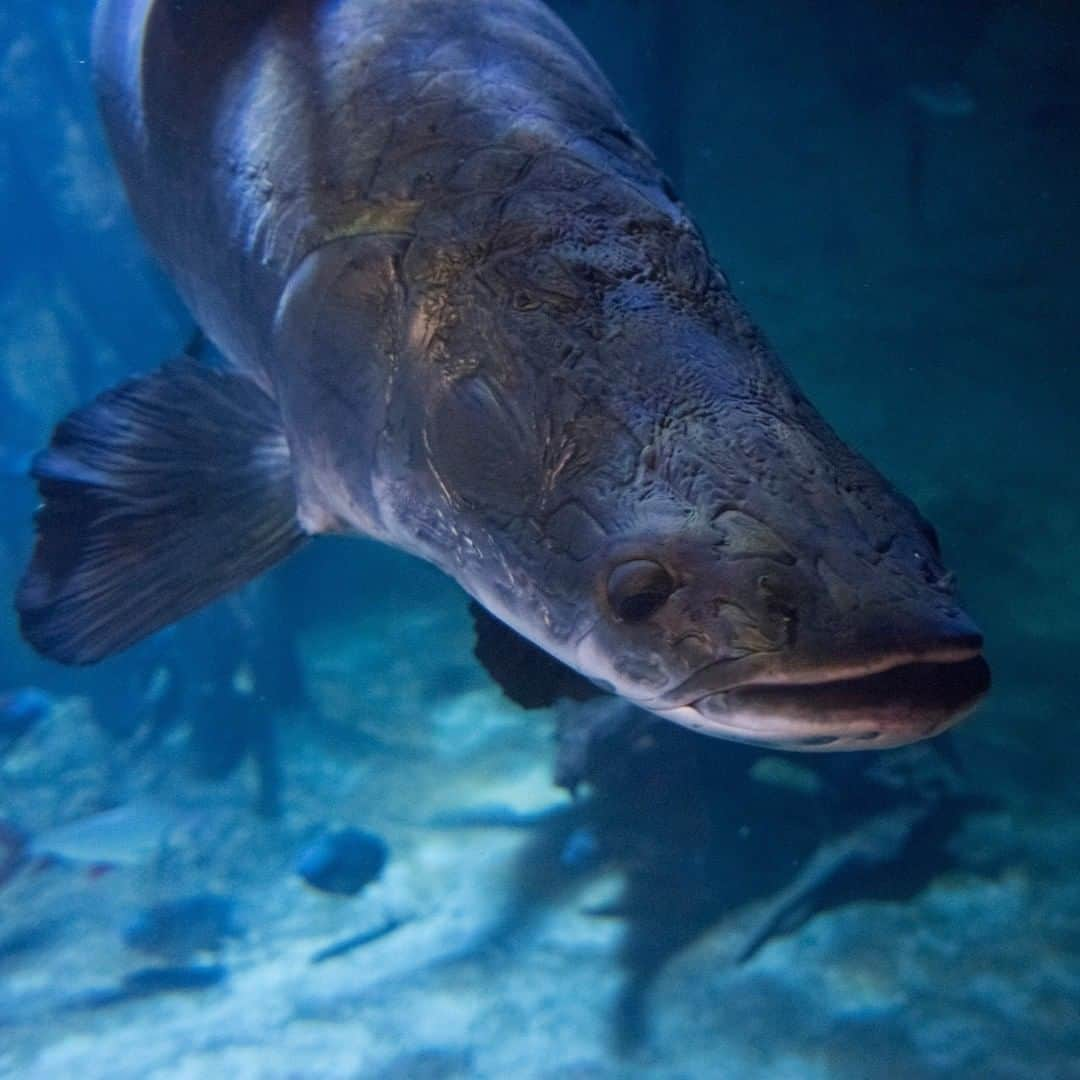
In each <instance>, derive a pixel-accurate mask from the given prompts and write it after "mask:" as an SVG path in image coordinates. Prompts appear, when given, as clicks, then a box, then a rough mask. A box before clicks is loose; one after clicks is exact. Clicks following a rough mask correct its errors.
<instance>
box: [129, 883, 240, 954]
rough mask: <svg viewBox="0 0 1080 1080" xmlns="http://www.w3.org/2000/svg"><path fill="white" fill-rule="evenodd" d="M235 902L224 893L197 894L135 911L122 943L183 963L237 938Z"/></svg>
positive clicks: (216, 949) (237, 927) (213, 950)
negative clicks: (229, 939) (227, 940)
mask: <svg viewBox="0 0 1080 1080" xmlns="http://www.w3.org/2000/svg"><path fill="white" fill-rule="evenodd" d="M240 934H241V929H240V927H239V925H238V924H237V921H236V905H235V904H234V903H233V901H232V900H231V899H230V898H229V897H227V896H219V895H217V894H216V893H198V894H196V895H194V896H186V897H182V898H181V899H178V900H169V901H165V902H164V903H161V904H155V905H154V906H153V907H149V908H145V909H144V910H142V911H140V912H138V913H137V914H136V915H135V916H134V917H133V918H132V920H131V921H130V922H129V923H128V925H127V926H126V927H125V928H124V933H123V938H124V944H125V945H127V946H128V947H129V948H132V949H137V950H138V951H140V952H145V953H154V954H157V955H159V956H163V957H165V958H167V959H169V960H171V961H173V962H182V961H185V960H187V959H188V958H189V957H190V956H192V955H193V954H195V953H199V952H204V951H206V952H217V951H219V950H220V949H221V948H222V947H223V946H224V944H225V941H226V939H228V938H231V937H238V936H240Z"/></svg>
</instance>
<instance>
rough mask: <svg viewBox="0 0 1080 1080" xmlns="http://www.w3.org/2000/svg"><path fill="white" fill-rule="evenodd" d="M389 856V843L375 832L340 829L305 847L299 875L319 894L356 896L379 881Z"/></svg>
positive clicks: (300, 859) (298, 871)
mask: <svg viewBox="0 0 1080 1080" xmlns="http://www.w3.org/2000/svg"><path fill="white" fill-rule="evenodd" d="M389 856H390V849H389V848H388V847H387V846H386V842H385V841H384V840H383V839H382V838H381V837H378V836H376V835H375V834H374V833H370V832H365V831H364V830H363V829H353V828H348V829H339V830H337V831H336V832H329V833H326V834H325V835H324V836H320V837H319V839H318V840H316V841H315V842H314V843H313V844H311V845H310V846H309V847H307V848H305V849H304V851H303V852H302V853H301V855H300V858H299V859H298V860H297V863H296V872H297V873H298V874H299V875H300V877H302V878H303V879H304V880H305V881H306V882H307V883H308V884H309V885H310V886H311V887H312V888H313V889H318V890H319V891H320V892H327V893H334V894H335V895H338V896H355V895H356V893H358V892H360V890H361V889H363V888H364V887H365V886H367V885H369V884H371V882H373V881H374V880H375V879H376V878H378V876H379V875H380V874H381V873H382V871H383V867H384V866H385V865H386V860H387V859H388V858H389Z"/></svg>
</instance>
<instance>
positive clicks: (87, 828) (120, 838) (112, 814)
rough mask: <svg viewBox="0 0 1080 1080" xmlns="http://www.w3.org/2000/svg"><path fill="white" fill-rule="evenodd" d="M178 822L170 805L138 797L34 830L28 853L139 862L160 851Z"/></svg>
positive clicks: (101, 862) (102, 862) (95, 862)
mask: <svg viewBox="0 0 1080 1080" xmlns="http://www.w3.org/2000/svg"><path fill="white" fill-rule="evenodd" d="M179 824H180V820H179V815H178V814H176V813H175V812H173V811H172V810H171V809H170V808H168V807H166V806H163V805H160V804H158V803H156V802H152V801H150V800H135V801H133V802H129V803H124V804H122V805H120V806H116V807H113V808H111V809H109V810H102V811H101V812H99V813H96V814H89V815H87V816H86V817H82V818H78V819H76V820H74V821H69V822H66V823H65V824H63V825H56V826H53V827H52V828H50V829H45V830H43V831H42V832H39V833H36V834H34V835H33V836H32V837H31V838H30V840H29V843H28V854H30V855H32V856H35V857H38V858H45V857H49V858H54V859H62V860H64V861H65V862H72V863H81V864H84V865H88V866H138V865H140V864H143V863H147V862H149V861H150V860H152V859H153V858H154V857H155V856H157V855H158V854H159V853H160V852H161V850H162V848H163V846H164V845H165V844H166V843H167V842H168V839H169V836H170V835H171V834H172V832H173V831H174V830H175V829H176V828H177V827H178V826H179Z"/></svg>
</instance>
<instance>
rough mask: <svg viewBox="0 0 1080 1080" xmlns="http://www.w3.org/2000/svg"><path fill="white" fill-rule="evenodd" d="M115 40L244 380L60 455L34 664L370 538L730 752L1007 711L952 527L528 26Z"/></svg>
mask: <svg viewBox="0 0 1080 1080" xmlns="http://www.w3.org/2000/svg"><path fill="white" fill-rule="evenodd" d="M94 42H95V44H94V55H95V61H94V63H95V74H96V80H97V85H98V91H99V97H100V101H101V107H102V113H103V116H104V119H105V126H106V129H107V132H108V135H109V138H110V142H111V145H112V148H113V152H114V155H115V157H116V161H117V164H118V166H119V169H120V172H121V174H122V176H123V179H124V182H125V185H126V188H127V191H128V194H129V197H130V201H131V204H132V207H133V209H134V211H135V215H136V218H137V220H138V222H139V225H140V227H141V228H142V230H143V232H144V234H145V235H146V237H147V239H148V240H149V241H150V242H151V244H152V246H153V247H154V249H155V251H156V252H157V254H158V256H159V257H160V258H161V260H162V262H163V263H164V265H165V267H166V269H167V270H168V272H169V274H170V275H171V277H172V278H173V280H174V281H175V283H176V285H177V287H178V289H179V290H180V293H181V295H182V296H183V298H184V300H185V301H186V302H187V304H188V306H189V307H190V308H191V311H192V313H193V314H194V316H195V318H196V319H197V320H198V322H199V324H200V325H201V326H202V327H203V328H204V330H205V331H206V334H207V336H208V337H209V339H210V340H211V341H212V342H213V343H214V344H215V345H216V346H217V347H218V348H219V349H220V350H221V352H222V353H223V355H224V356H225V357H226V359H227V361H228V364H229V367H228V370H227V371H211V370H210V369H208V368H206V367H205V366H204V365H201V364H199V363H197V362H196V361H195V360H192V359H190V358H189V359H186V360H182V361H180V362H177V363H174V364H172V365H167V366H166V367H165V368H163V369H162V370H161V371H159V372H157V373H155V374H153V375H149V376H146V377H144V378H143V379H141V380H135V381H133V382H131V383H128V384H125V385H123V386H121V387H118V388H117V389H116V390H114V391H110V392H108V393H107V394H105V395H103V396H102V398H100V399H98V401H97V402H94V403H92V404H91V405H90V406H88V407H87V408H85V409H83V410H80V411H78V412H76V413H75V414H73V415H72V416H71V417H69V418H68V419H67V420H65V421H64V422H63V423H62V424H61V425H60V427H59V428H58V429H57V432H56V435H55V436H54V439H53V443H52V445H51V446H50V448H49V449H48V450H46V451H45V452H44V453H43V454H42V455H40V456H39V457H38V459H37V460H36V462H35V466H34V474H35V476H36V477H37V479H38V483H39V486H40V488H41V491H42V495H43V499H44V508H43V510H42V511H41V514H40V516H39V525H38V528H39V541H38V546H37V549H36V551H35V555H34V559H33V561H32V563H31V566H30V569H29V571H28V573H27V575H26V577H25V578H24V582H23V585H22V588H21V590H20V594H19V598H18V606H19V609H20V614H21V619H22V627H23V631H24V633H25V635H26V636H27V638H28V639H29V640H30V641H31V642H32V643H33V644H35V645H36V647H38V648H39V649H40V650H41V651H43V652H45V653H47V654H49V655H52V656H54V657H56V658H58V659H61V660H65V661H69V662H89V661H92V660H95V659H98V658H99V657H101V656H103V655H107V654H109V653H111V652H114V651H116V650H117V649H120V648H123V647H124V646H126V645H127V644H130V643H131V642H133V641H135V640H137V639H138V638H139V637H141V636H143V635H145V634H146V633H149V632H151V631H153V630H155V629H157V628H159V627H160V626H163V625H165V624H167V623H168V622H170V621H173V620H175V619H176V618H179V617H181V616H182V615H184V614H185V613H187V612H188V611H190V610H193V609H194V608H195V607H196V606H198V605H199V604H202V603H205V602H207V601H208V600H210V599H213V598H214V597H216V596H218V595H221V594H222V593H223V592H225V591H226V590H228V589H230V588H232V587H234V586H236V585H238V584H241V583H242V582H244V581H246V580H249V579H250V578H251V577H253V576H254V575H256V574H257V573H259V572H261V571H262V570H264V569H266V568H267V567H268V566H270V565H273V564H274V563H275V562H277V561H279V560H280V559H282V558H284V557H285V556H286V555H288V554H289V553H290V552H291V551H293V550H295V549H296V548H297V547H298V546H300V545H301V544H302V543H304V542H305V541H306V539H307V538H308V537H310V536H313V535H317V534H320V533H348V534H357V535H363V536H368V537H373V538H375V539H378V540H381V541H384V542H386V543H388V544H391V545H393V546H395V547H397V548H400V549H402V550H404V551H407V552H410V553H412V554H414V555H417V556H419V557H421V558H424V559H426V560H428V561H429V562H432V563H434V564H435V565H436V566H438V567H440V568H441V569H443V570H444V571H445V572H446V573H448V574H449V575H451V576H452V577H453V578H454V579H456V580H457V581H458V582H459V583H460V584H461V585H462V586H463V587H464V588H465V590H466V591H467V592H469V593H470V594H471V595H472V597H473V598H474V599H475V600H477V601H478V602H479V604H480V605H482V606H483V608H484V609H485V610H486V611H487V612H489V613H490V614H491V615H493V616H495V617H496V618H497V620H499V622H500V623H501V624H504V626H505V627H507V628H509V631H513V632H516V633H517V634H518V635H520V636H521V637H523V638H524V639H527V641H528V642H530V643H532V645H534V646H537V647H539V648H540V649H542V650H543V651H544V652H546V653H547V654H549V655H550V656H551V657H554V658H555V659H556V660H558V661H559V662H560V663H562V664H563V665H567V666H568V667H570V668H572V669H573V670H574V671H576V672H578V673H580V674H581V675H583V676H585V677H586V678H587V679H588V680H591V681H592V683H594V684H595V685H597V686H599V687H601V688H603V689H606V690H613V691H615V692H616V693H618V694H620V695H622V696H623V697H625V698H627V699H628V700H630V701H632V702H634V703H635V704H638V705H641V706H643V707H645V708H648V709H651V710H652V711H654V712H656V713H658V714H659V715H661V716H664V717H666V718H668V719H671V720H675V721H677V722H679V723H683V724H686V725H688V726H690V727H693V728H695V729H698V730H702V731H706V732H708V733H710V734H714V735H723V736H727V737H730V738H736V739H741V740H746V741H755V742H762V743H767V744H772V745H782V746H787V747H793V748H799V749H821V748H827V749H838V748H852V747H854V748H864V747H866V746H870V745H872V746H888V745H894V744H897V743H901V742H906V741H910V740H912V739H916V738H921V737H924V736H927V735H930V734H934V733H936V732H937V731H939V730H941V729H942V728H943V727H945V726H947V725H948V724H949V723H951V722H952V721H954V720H955V719H956V718H957V717H958V716H960V715H962V714H963V713H964V712H966V711H967V710H968V709H970V707H971V705H972V704H973V703H974V701H975V700H977V699H978V697H979V696H981V694H982V693H983V692H984V691H985V689H986V687H987V683H988V676H987V669H986V665H985V663H984V661H983V660H982V659H981V655H980V650H981V637H980V635H979V633H978V631H977V629H976V628H975V627H974V625H973V624H972V623H971V621H970V619H969V618H968V617H967V616H966V615H965V614H964V613H963V612H962V611H961V610H960V608H959V607H958V606H957V604H956V600H955V597H954V587H953V583H952V578H951V576H950V575H948V574H947V573H946V571H945V569H944V567H943V566H942V563H941V559H940V552H939V550H938V545H937V540H936V537H935V535H934V532H933V529H932V528H931V527H930V526H929V524H928V523H927V522H926V521H925V520H924V519H923V518H922V517H921V516H920V515H919V513H918V511H917V510H916V509H915V507H914V506H913V505H912V504H911V503H910V502H909V501H908V500H907V499H905V498H904V497H903V496H902V495H900V494H899V493H897V492H896V491H895V490H894V489H893V488H892V487H891V486H890V485H889V484H888V482H887V481H885V480H884V479H883V478H882V477H881V476H880V475H879V474H878V473H877V472H876V471H875V470H874V469H873V468H872V467H871V466H869V465H868V464H867V463H866V462H865V461H864V460H862V459H861V458H860V457H858V455H856V454H855V453H853V452H852V451H851V450H849V449H848V448H847V447H846V446H844V444H843V443H842V442H841V441H840V439H839V438H838V437H837V436H836V435H835V434H834V433H833V431H832V430H831V429H830V428H829V427H828V426H827V425H826V424H825V422H824V421H823V420H822V419H821V417H820V416H819V415H818V413H817V412H816V411H815V410H814V409H813V407H812V406H811V405H810V404H809V403H808V401H807V400H806V398H805V397H804V396H803V394H802V393H801V392H800V391H799V390H798V388H797V387H796V385H795V384H794V382H793V381H792V379H791V378H790V376H789V375H788V373H787V372H786V370H785V369H784V368H783V367H782V365H781V364H780V362H779V360H778V359H777V358H776V356H775V355H774V354H773V352H772V351H771V350H770V348H769V347H768V345H767V343H766V342H765V340H764V338H763V336H762V335H761V333H760V332H759V331H758V330H757V328H756V327H755V326H754V324H753V323H752V322H751V320H750V319H749V317H748V316H747V315H746V313H745V312H744V311H743V309H742V308H741V307H740V306H739V304H738V303H737V301H736V300H735V298H734V297H733V295H732V293H731V291H730V288H729V286H728V282H727V280H726V278H725V276H724V275H723V273H722V272H721V271H720V270H718V269H717V267H716V266H715V265H714V263H713V261H712V259H711V257H710V255H709V253H708V251H707V249H706V245H705V242H704V239H703V237H702V234H701V232H700V230H699V229H698V228H697V226H696V225H695V224H694V222H693V221H692V219H691V218H690V217H689V215H688V213H687V211H686V209H685V208H684V207H683V205H682V204H681V202H680V201H679V200H678V198H677V196H676V194H675V192H674V191H673V190H672V188H671V185H670V184H669V183H668V181H667V180H666V178H665V177H664V176H663V175H662V173H661V171H660V170H659V168H658V167H657V165H656V162H655V160H654V158H653V156H652V155H651V153H650V152H649V150H648V149H647V148H646V147H645V146H644V145H643V143H642V142H641V140H640V139H639V138H638V137H637V135H636V134H635V133H634V132H633V130H632V129H631V128H630V127H629V126H628V125H627V123H626V122H625V120H624V119H623V117H622V115H621V114H620V111H619V108H618V105H617V102H616V99H615V95H614V93H613V92H612V90H611V88H610V86H609V85H608V83H607V81H606V80H605V79H604V77H603V75H602V74H601V73H600V71H599V70H598V69H597V67H596V65H595V64H594V63H593V61H592V60H591V58H590V57H589V56H588V54H587V53H586V51H585V50H584V48H583V47H582V46H581V44H580V43H579V42H578V41H577V40H576V39H575V38H574V37H573V35H572V34H571V33H570V31H569V30H568V29H567V28H566V27H565V26H564V25H563V24H562V23H561V22H560V21H559V20H558V19H557V18H556V17H555V16H554V14H553V13H552V12H551V11H550V10H549V9H548V8H547V7H546V6H544V5H543V4H542V3H539V2H538V0H455V2H446V0H333V2H331V0H281V2H279V3H274V4H270V3H264V2H256V0H237V2H235V3H231V4H228V5H210V4H185V5H179V4H175V3H166V2H158V0H103V2H102V3H101V4H100V5H99V8H98V11H97V17H96V21H95V33H94ZM208 461H212V462H213V469H209V468H208V467H207V462H208ZM193 508H197V510H195V509H193ZM73 536H75V537H76V538H77V540H78V541H79V542H78V543H73V542H72V539H71V538H72V537H73ZM73 549H74V550H76V551H79V552H80V553H81V554H80V555H79V557H78V558H73V557H72V551H73ZM133 552H138V553H139V557H138V558H135V557H133V554H132V553H133ZM509 631H508V633H509ZM487 651H488V653H489V654H490V653H498V651H499V650H497V649H492V648H490V647H489V648H488V650H487ZM504 685H505V684H504ZM518 696H519V700H520V699H522V696H521V695H518ZM525 696H526V697H527V698H528V700H530V701H531V702H532V701H535V700H536V695H535V690H534V689H533V690H530V692H529V694H528V695H525Z"/></svg>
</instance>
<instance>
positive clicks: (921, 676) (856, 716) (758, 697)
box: [653, 649, 990, 750]
mask: <svg viewBox="0 0 1080 1080" xmlns="http://www.w3.org/2000/svg"><path fill="white" fill-rule="evenodd" d="M954 652H955V656H954V658H952V659H942V658H941V652H940V651H939V652H936V653H935V655H934V658H933V659H930V660H927V659H916V660H910V661H907V662H906V663H905V662H900V663H892V664H889V665H880V664H878V665H873V666H874V667H875V670H874V671H873V672H870V673H865V666H863V667H862V668H861V670H862V671H863V672H864V673H863V674H860V675H856V676H854V677H848V678H830V679H820V678H819V679H815V680H814V681H808V680H805V679H803V680H801V681H797V680H795V679H791V678H788V679H783V680H779V679H771V680H757V681H750V682H746V683H742V684H739V685H736V686H733V687H731V688H729V689H725V690H719V691H714V692H712V693H706V694H703V695H701V696H700V697H698V698H695V699H694V700H692V701H689V702H686V703H684V704H682V705H673V706H668V707H661V708H657V707H655V706H653V711H654V712H656V713H658V714H659V715H661V716H665V717H666V718H668V719H671V720H674V721H676V722H677V723H680V724H683V725H685V726H687V727H691V728H694V729H695V730H699V731H703V732H705V733H707V734H712V735H718V736H722V737H725V738H731V739H736V740H739V741H743V742H751V743H757V744H763V745H767V746H772V747H781V748H785V749H792V750H868V749H875V750H876V749H883V748H886V747H892V746H901V745H903V744H905V743H909V742H915V741H918V740H920V739H926V738H931V737H932V736H934V735H938V734H940V733H941V732H942V731H944V730H945V729H946V728H948V727H951V726H952V725H953V724H955V723H956V722H957V721H959V720H960V719H961V718H962V717H964V716H966V715H967V714H968V713H970V712H971V710H972V709H974V708H975V706H976V705H977V704H978V703H979V701H980V700H981V699H982V698H983V697H984V696H985V695H986V694H987V693H988V691H989V689H990V667H989V665H988V664H987V662H986V660H985V659H984V657H983V655H982V652H981V651H980V650H970V649H968V650H954ZM965 654H966V655H965ZM835 670H837V669H833V671H835ZM710 700H715V701H716V702H717V703H718V704H720V705H721V706H722V709H712V710H707V709H706V708H703V706H704V705H705V704H706V702H708V701H710Z"/></svg>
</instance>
